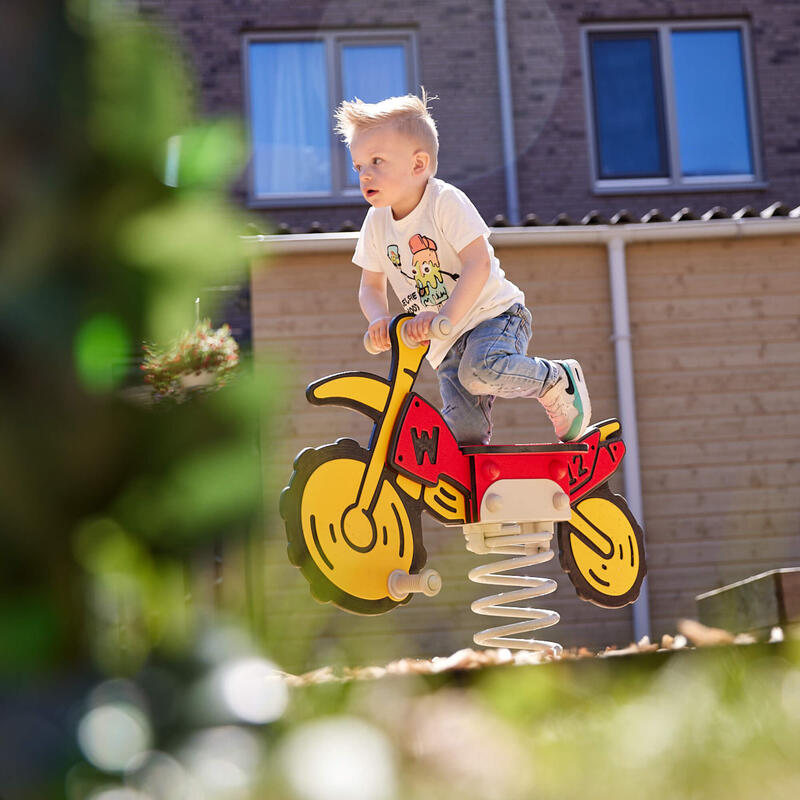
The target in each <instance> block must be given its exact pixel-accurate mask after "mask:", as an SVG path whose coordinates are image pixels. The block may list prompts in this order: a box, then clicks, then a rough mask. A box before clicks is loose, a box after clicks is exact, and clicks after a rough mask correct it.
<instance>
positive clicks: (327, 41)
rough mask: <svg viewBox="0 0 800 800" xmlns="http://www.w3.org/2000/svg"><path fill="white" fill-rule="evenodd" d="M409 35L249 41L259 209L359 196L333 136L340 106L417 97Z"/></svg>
mask: <svg viewBox="0 0 800 800" xmlns="http://www.w3.org/2000/svg"><path fill="white" fill-rule="evenodd" d="M414 62H415V58H414V39H413V34H412V33H411V32H402V31H399V32H391V33H387V32H381V33H367V34H358V35H354V34H353V33H352V32H335V31H334V32H328V33H323V34H319V33H314V34H308V35H303V34H293V35H290V36H277V35H276V36H263V35H251V36H248V37H246V39H245V63H246V71H247V72H246V74H247V97H248V116H249V123H250V138H251V144H252V168H251V199H252V202H253V204H254V205H286V204H293V205H295V204H303V203H308V202H309V201H310V200H313V202H315V203H320V202H322V203H325V202H331V203H340V202H342V201H343V200H345V201H346V200H349V199H352V198H353V197H354V196H357V195H358V177H357V176H356V175H355V173H354V172H353V169H352V164H351V162H350V158H349V155H348V153H347V149H346V147H344V145H342V143H341V142H339V141H338V138H337V137H336V136H335V135H334V134H333V131H332V127H333V112H334V110H335V109H336V106H337V105H338V104H339V103H340V102H341V100H343V99H348V100H349V99H352V98H354V97H359V98H361V99H362V100H364V101H366V102H368V103H371V102H377V101H378V100H383V99H384V98H385V97H390V96H393V95H401V94H407V93H408V92H412V91H414V89H415V87H416V85H417V80H416V74H415V71H414V69H413V66H414Z"/></svg>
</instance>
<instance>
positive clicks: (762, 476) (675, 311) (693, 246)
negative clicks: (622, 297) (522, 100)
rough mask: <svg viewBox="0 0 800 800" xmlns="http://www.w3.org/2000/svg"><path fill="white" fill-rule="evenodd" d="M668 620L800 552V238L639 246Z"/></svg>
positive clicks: (651, 533) (647, 476)
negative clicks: (707, 595) (702, 595)
mask: <svg viewBox="0 0 800 800" xmlns="http://www.w3.org/2000/svg"><path fill="white" fill-rule="evenodd" d="M627 257H628V262H627V265H628V291H629V295H630V303H631V323H632V332H633V349H634V369H635V380H636V393H637V411H638V417H639V437H640V447H641V460H642V472H643V474H642V480H643V488H644V515H645V521H646V539H647V554H648V562H649V567H650V611H651V621H652V626H653V630H654V632H655V633H660V632H670V631H673V630H674V627H675V620H676V619H678V618H680V617H682V616H695V615H696V609H695V603H694V597H695V595H697V594H699V593H701V592H704V591H708V590H711V589H714V588H716V587H719V586H722V585H725V584H727V583H730V582H732V581H736V580H740V579H742V578H745V577H748V576H750V575H754V574H756V573H759V572H763V571H766V570H769V569H774V568H778V567H791V566H798V565H800V461H799V460H798V456H797V454H798V449H799V448H800V423H799V422H798V411H800V400H799V399H798V397H799V395H798V390H800V249H798V240H797V238H796V237H768V238H759V239H741V240H738V239H737V240H727V239H726V240H707V241H696V242H671V243H666V242H663V243H649V244H637V245H635V246H631V247H629V248H628V253H627Z"/></svg>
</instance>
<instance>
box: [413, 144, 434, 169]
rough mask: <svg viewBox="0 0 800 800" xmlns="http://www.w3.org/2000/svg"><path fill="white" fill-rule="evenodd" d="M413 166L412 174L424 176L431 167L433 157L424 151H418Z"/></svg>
mask: <svg viewBox="0 0 800 800" xmlns="http://www.w3.org/2000/svg"><path fill="white" fill-rule="evenodd" d="M411 164H412V172H413V173H414V175H422V174H423V173H424V172H427V171H428V169H429V168H430V165H431V157H430V154H429V153H426V152H425V151H424V150H417V151H416V152H415V153H414V158H413V161H412V162H411Z"/></svg>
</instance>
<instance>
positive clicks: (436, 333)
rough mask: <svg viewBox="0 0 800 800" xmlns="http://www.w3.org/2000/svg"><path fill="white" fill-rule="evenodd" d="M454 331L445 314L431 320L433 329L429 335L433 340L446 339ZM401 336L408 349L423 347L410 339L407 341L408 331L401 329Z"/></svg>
mask: <svg viewBox="0 0 800 800" xmlns="http://www.w3.org/2000/svg"><path fill="white" fill-rule="evenodd" d="M452 330H453V325H452V323H451V322H450V320H449V319H448V318H447V317H445V316H444V314H437V315H436V316H435V317H434V318H433V319H432V320H431V329H430V332H429V335H430V337H431V339H446V338H447V337H448V336H449V335H450V331H452ZM400 336H401V337H402V339H403V344H404V345H405V346H406V347H421V345H420V343H419V342H412V341H411V340H410V339H406V329H405V328H401V329H400Z"/></svg>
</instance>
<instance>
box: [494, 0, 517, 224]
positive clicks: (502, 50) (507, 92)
mask: <svg viewBox="0 0 800 800" xmlns="http://www.w3.org/2000/svg"><path fill="white" fill-rule="evenodd" d="M494 38H495V44H496V48H497V88H498V89H499V92H500V127H501V130H502V134H503V171H504V173H505V179H506V180H505V183H506V217H507V218H508V219H509V220H511V221H512V222H517V221H518V220H519V218H520V216H519V187H518V185H517V159H516V147H515V144H514V101H513V99H512V95H511V67H510V62H509V55H508V31H507V26H506V3H505V0H494Z"/></svg>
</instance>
